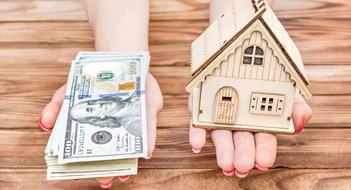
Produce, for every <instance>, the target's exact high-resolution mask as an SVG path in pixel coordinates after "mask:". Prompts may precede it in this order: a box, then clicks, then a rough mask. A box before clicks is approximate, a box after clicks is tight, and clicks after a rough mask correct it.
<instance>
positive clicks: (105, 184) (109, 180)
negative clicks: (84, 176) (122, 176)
mask: <svg viewBox="0 0 351 190" xmlns="http://www.w3.org/2000/svg"><path fill="white" fill-rule="evenodd" d="M95 181H97V182H98V183H100V187H101V188H103V189H107V188H109V187H111V186H112V185H113V177H99V178H95Z"/></svg>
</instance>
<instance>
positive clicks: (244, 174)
mask: <svg viewBox="0 0 351 190" xmlns="http://www.w3.org/2000/svg"><path fill="white" fill-rule="evenodd" d="M235 175H236V176H238V177H240V178H244V177H246V176H247V175H249V172H245V173H242V172H239V171H238V170H235Z"/></svg>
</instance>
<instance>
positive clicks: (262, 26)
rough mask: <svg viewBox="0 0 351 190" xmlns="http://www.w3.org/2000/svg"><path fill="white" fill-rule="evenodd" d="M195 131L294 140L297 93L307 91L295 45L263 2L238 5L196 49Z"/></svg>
mask: <svg viewBox="0 0 351 190" xmlns="http://www.w3.org/2000/svg"><path fill="white" fill-rule="evenodd" d="M191 53H192V63H191V74H192V80H191V81H190V82H189V84H188V85H187V87H186V88H187V91H188V92H192V93H193V105H192V107H193V118H192V121H193V125H194V126H195V127H205V128H212V129H217V128H222V129H231V130H246V131H261V132H263V131H264V132H274V133H286V134H293V133H294V127H293V123H292V118H291V114H292V107H293V103H294V97H295V93H296V91H297V92H298V93H300V94H301V95H303V96H304V97H305V98H310V97H311V96H312V94H311V92H310V90H309V89H308V87H307V85H308V80H307V78H306V74H305V70H304V66H303V62H302V59H301V55H300V52H299V50H298V49H297V47H296V45H295V44H294V42H293V41H292V39H291V38H290V36H289V35H288V33H287V32H286V30H285V29H284V27H283V26H282V24H281V23H280V22H279V20H278V19H277V17H276V15H275V14H274V13H273V11H272V10H271V8H270V7H269V6H268V5H267V4H266V3H265V1H263V0H252V1H251V0H236V1H235V4H234V5H232V7H231V9H230V10H228V11H227V12H226V13H224V14H223V15H222V16H221V18H219V19H218V20H216V21H215V22H214V23H213V24H211V25H210V26H209V27H208V28H207V29H206V31H205V32H204V33H202V34H201V35H200V36H199V37H198V38H197V39H196V40H195V41H194V42H193V43H192V51H191Z"/></svg>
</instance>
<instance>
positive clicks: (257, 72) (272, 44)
mask: <svg viewBox="0 0 351 190" xmlns="http://www.w3.org/2000/svg"><path fill="white" fill-rule="evenodd" d="M250 46H257V47H260V48H261V49H262V50H263V51H264V56H263V64H262V65H254V64H243V55H244V50H245V49H246V48H247V47H250ZM209 75H214V76H223V77H234V78H246V79H257V80H270V81H281V82H289V81H293V82H294V83H295V85H296V87H297V88H298V89H299V90H300V91H301V94H302V95H304V96H305V97H307V98H308V97H310V96H311V93H310V91H309V89H308V88H307V86H306V84H305V83H304V82H303V81H302V80H301V78H300V76H299V74H298V73H297V72H296V70H295V69H294V68H293V66H292V65H291V64H290V62H289V60H288V59H287V58H286V56H285V55H284V53H283V52H282V50H281V48H280V47H279V46H278V45H277V44H276V41H275V40H274V39H273V38H272V36H271V35H270V34H269V32H268V31H267V29H266V27H265V26H264V25H263V24H262V22H261V21H260V20H256V21H255V22H254V23H253V24H252V25H251V26H250V27H249V28H248V29H247V30H246V31H245V32H243V33H242V34H241V35H240V36H239V37H238V38H237V39H236V40H235V41H234V42H233V43H232V44H230V45H229V46H228V47H227V48H226V49H224V50H223V51H222V52H221V53H220V54H219V55H218V56H217V57H216V58H215V59H214V60H213V61H212V62H211V63H210V64H209V65H208V66H207V67H206V68H204V70H202V71H201V73H199V74H198V75H197V76H196V77H194V78H193V80H192V81H191V82H190V83H189V84H188V85H187V90H188V91H191V90H192V89H194V88H195V87H197V86H198V85H199V83H200V82H201V81H203V80H205V78H206V76H209Z"/></svg>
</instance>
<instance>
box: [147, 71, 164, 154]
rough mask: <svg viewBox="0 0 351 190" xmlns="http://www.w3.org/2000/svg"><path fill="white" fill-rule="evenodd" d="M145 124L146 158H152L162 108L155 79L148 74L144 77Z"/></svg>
mask: <svg viewBox="0 0 351 190" xmlns="http://www.w3.org/2000/svg"><path fill="white" fill-rule="evenodd" d="M145 97H146V122H147V140H148V157H147V159H148V158H150V157H151V156H152V152H153V151H154V149H155V143H156V126H157V115H158V113H159V112H160V111H161V109H162V108H163V97H162V93H161V90H160V87H159V85H158V83H157V81H156V79H155V78H154V77H153V76H152V75H151V74H150V73H148V74H147V76H146V87H145Z"/></svg>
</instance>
